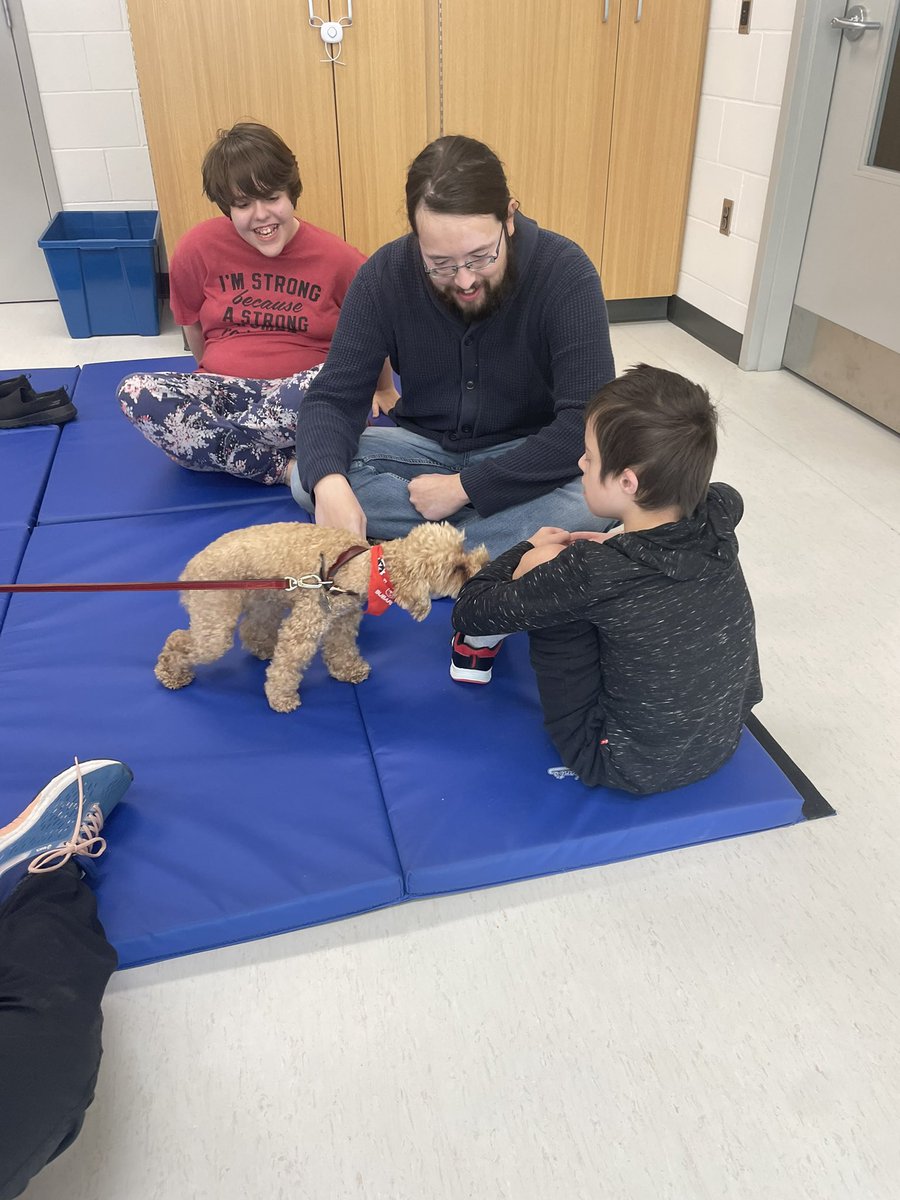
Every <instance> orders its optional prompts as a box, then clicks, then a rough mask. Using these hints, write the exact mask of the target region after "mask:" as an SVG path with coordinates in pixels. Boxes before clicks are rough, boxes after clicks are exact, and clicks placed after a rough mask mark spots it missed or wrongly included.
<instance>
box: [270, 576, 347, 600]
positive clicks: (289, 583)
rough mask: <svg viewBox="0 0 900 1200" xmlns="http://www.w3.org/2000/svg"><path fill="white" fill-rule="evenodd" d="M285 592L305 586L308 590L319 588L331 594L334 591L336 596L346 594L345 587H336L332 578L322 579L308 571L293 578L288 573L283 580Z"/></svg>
mask: <svg viewBox="0 0 900 1200" xmlns="http://www.w3.org/2000/svg"><path fill="white" fill-rule="evenodd" d="M284 583H285V588H284V590H285V591H286V592H294V591H296V590H297V589H298V588H305V589H307V590H308V591H318V590H319V589H320V588H321V590H322V591H323V592H328V593H329V594H331V593H332V592H334V594H335V595H336V596H346V595H347V589H346V588H342V587H338V585H337V584H336V583H335V582H334V580H333V579H322V577H321V576H319V575H314V574H312V573H311V572H310V574H309V575H301V576H300V578H299V579H294V577H293V576H292V575H288V576H287V578H286V579H285V581H284Z"/></svg>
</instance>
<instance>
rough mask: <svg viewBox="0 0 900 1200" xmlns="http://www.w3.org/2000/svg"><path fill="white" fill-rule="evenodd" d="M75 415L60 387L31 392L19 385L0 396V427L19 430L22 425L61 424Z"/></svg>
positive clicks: (69, 401) (63, 390)
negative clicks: (52, 389) (13, 390)
mask: <svg viewBox="0 0 900 1200" xmlns="http://www.w3.org/2000/svg"><path fill="white" fill-rule="evenodd" d="M77 415H78V410H77V409H76V407H75V405H74V404H73V403H72V401H71V400H70V399H69V393H68V392H67V391H66V389H65V388H64V387H62V388H57V389H56V391H55V392H34V391H32V389H31V388H30V387H27V388H19V389H18V391H15V392H11V393H10V394H9V395H6V396H3V395H0V429H20V428H21V427H22V426H25V425H64V424H65V423H66V421H71V420H72V419H73V417H76V416H77Z"/></svg>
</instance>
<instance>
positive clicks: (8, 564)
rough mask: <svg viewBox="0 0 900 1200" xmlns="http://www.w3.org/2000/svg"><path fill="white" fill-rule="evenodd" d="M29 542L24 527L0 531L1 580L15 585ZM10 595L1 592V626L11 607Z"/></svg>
mask: <svg viewBox="0 0 900 1200" xmlns="http://www.w3.org/2000/svg"><path fill="white" fill-rule="evenodd" d="M27 541H28V530H27V529H26V528H25V526H24V525H20V526H19V528H18V529H0V580H2V581H3V582H5V583H15V581H16V572H17V571H18V569H19V563H20V561H21V559H22V555H23V553H24V551H25V544H26V542H27ZM9 599H10V597H9V593H8V592H0V625H2V624H3V618H4V617H5V616H6V610H7V608H8V606H9Z"/></svg>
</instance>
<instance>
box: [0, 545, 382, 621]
mask: <svg viewBox="0 0 900 1200" xmlns="http://www.w3.org/2000/svg"><path fill="white" fill-rule="evenodd" d="M367 551H368V553H369V554H370V556H371V565H370V568H369V594H368V607H367V612H369V613H373V614H375V615H379V614H381V613H383V612H385V610H386V609H388V608H389V607H390V606H391V605H392V604H393V602H394V585H393V582H392V580H391V577H390V574H389V573H388V569H387V566H386V565H385V561H384V552H383V550H382V548H381V546H372V547H369V546H350V547H348V549H346V550H344V551H342V552H341V553H340V554H339V555H338V557H337V558H336V559H335V561H334V563H332V565H331V567H330V568H329V570H327V571H325V570H324V561H325V560H324V559H323V560H322V566H321V567H320V568H319V570H320V571H322V574H321V575H315V574H312V573H310V574H307V575H301V576H300V578H299V579H294V577H293V576H291V575H288V576H285V577H284V578H282V579H168V580H161V581H159V582H156V581H149V580H145V581H143V582H135V583H0V592H212V591H219V590H220V589H222V588H236V589H238V590H240V591H242V592H250V591H259V590H261V589H263V588H269V589H271V590H273V591H274V590H277V591H282V592H293V591H294V590H295V589H296V588H305V589H307V588H308V589H310V590H314V589H317V588H322V589H323V590H324V591H325V592H335V593H336V594H337V595H341V594H345V595H351V596H355V595H356V592H345V590H344V588H340V587H338V586H337V585H336V584H335V582H334V579H333V576H334V574H335V573H336V572H337V571H339V570H340V568H341V567H342V566H343V565H344V563H346V562H349V561H350V559H351V558H356V557H357V556H358V555H360V554H365V553H366V552H367Z"/></svg>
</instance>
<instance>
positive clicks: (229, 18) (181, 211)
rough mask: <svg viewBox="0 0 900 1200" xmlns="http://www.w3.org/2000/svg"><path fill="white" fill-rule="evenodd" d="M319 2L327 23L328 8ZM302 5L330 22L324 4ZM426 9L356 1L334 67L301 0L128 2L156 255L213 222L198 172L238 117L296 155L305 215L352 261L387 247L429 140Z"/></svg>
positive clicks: (407, 3)
mask: <svg viewBox="0 0 900 1200" xmlns="http://www.w3.org/2000/svg"><path fill="white" fill-rule="evenodd" d="M331 2H332V5H333V7H334V12H335V19H338V18H339V17H340V15H341V11H340V7H341V6H340V0H331ZM314 8H315V10H316V12H317V13H318V14H319V15H320V16H322V17H323V18H327V17H329V15H330V11H329V0H315V4H314ZM428 8H429V6H427V5H426V4H425V3H424V2H423V0H357V3H356V5H355V6H354V12H353V25H352V27H351V28H350V29H348V30H347V31H346V33H345V42H344V45H343V47H342V56H341V58H342V61H343V62H344V63H346V66H343V65H332V64H331V63H330V62H329V61H328V60H327V58H328V51H329V50H331V52H332V53H334V49H333V48H331V47H326V45H325V43H324V42H323V41H322V39H321V37H320V35H319V32H318V30H317V29H313V28H311V27H310V25H309V21H308V9H307V5H306V4H305V3H303V0H266V3H265V4H253V5H251V4H249V3H248V2H247V0H166V2H165V3H163V2H162V0H128V15H129V20H130V23H131V36H132V42H133V45H134V57H135V63H136V66H137V74H138V84H139V87H140V93H141V105H142V107H143V111H144V123H145V125H146V127H147V143H148V146H149V148H150V161H151V164H152V167H153V181H154V184H155V186H156V194H157V198H158V200H159V208H160V215H161V219H162V226H163V233H164V235H165V240H166V246H167V247H168V248H169V250H170V251H171V250H172V249H174V247H175V244H176V243H177V241H178V239H179V238H180V237H181V236H182V234H183V233H185V232H186V231H187V230H188V229H190V227H191V226H192V225H195V224H196V223H197V222H198V221H202V220H205V219H206V218H207V217H210V216H216V215H218V209H216V208H215V207H214V206H213V205H211V204H210V203H209V202H208V201H207V200H206V199H205V198H204V197H203V194H202V188H201V182H200V164H201V162H202V161H203V156H204V154H205V153H206V150H207V148H208V146H209V145H210V143H211V142H212V141H213V139H214V137H215V135H216V131H217V130H219V129H227V128H229V127H230V126H231V125H233V124H234V123H235V122H236V121H241V120H245V121H246V120H251V121H260V122H262V124H264V125H269V126H271V128H272V129H275V130H276V131H277V132H278V133H279V134H280V135H281V136H282V137H283V138H284V140H285V141H286V142H287V144H288V145H289V146H290V147H291V149H292V150H293V151H294V153H295V154H296V156H297V161H298V163H299V165H300V177H301V179H302V181H303V195H302V197H301V198H300V204H299V208H298V211H299V212H300V214H301V215H302V216H303V217H304V218H306V219H307V220H309V221H312V222H313V224H315V225H320V226H322V228H323V229H330V230H331V231H332V232H333V233H336V234H338V235H339V236H341V237H345V238H346V239H347V241H348V242H351V243H352V244H353V245H355V246H358V247H359V249H360V250H362V251H364V252H365V253H371V252H372V251H373V250H375V249H376V248H377V247H378V246H380V245H381V244H382V243H383V242H386V241H389V240H390V239H391V238H395V237H399V235H400V234H401V233H403V232H404V230H405V228H406V217H405V214H404V209H403V179H404V178H405V175H406V168H407V166H408V165H409V163H410V161H411V160H412V158H414V157H415V155H416V154H417V153H418V152H419V150H421V149H422V147H423V146H424V145H425V144H426V143H427V142H428V141H429V140H430V138H432V137H436V136H437V125H436V120H437V118H436V112H437V109H436V107H435V104H434V103H433V101H432V100H431V99H429V95H428V88H429V86H430V87H431V88H432V89H433V90H434V92H435V94H436V89H437V79H436V75H435V72H434V70H433V69H431V70H430V71H428V72H426V68H427V67H429V66H430V63H429V60H428V58H427V56H426V55H425V53H424V48H425V45H426V42H428V41H431V42H436V26H434V24H433V22H431V24H432V28H431V30H430V33H426V28H427V27H428V24H429V11H428ZM429 79H430V81H431V82H430V85H429V83H428V80H429ZM429 113H431V114H433V115H432V121H434V122H435V124H434V125H433V126H429Z"/></svg>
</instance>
